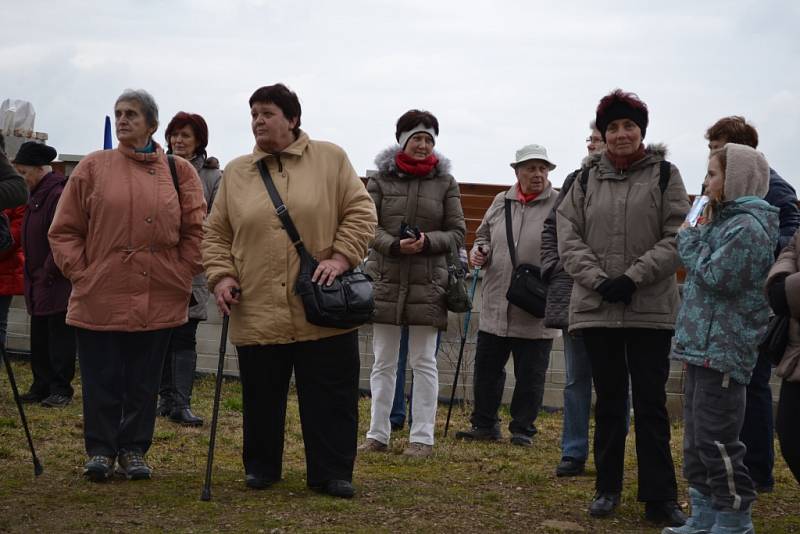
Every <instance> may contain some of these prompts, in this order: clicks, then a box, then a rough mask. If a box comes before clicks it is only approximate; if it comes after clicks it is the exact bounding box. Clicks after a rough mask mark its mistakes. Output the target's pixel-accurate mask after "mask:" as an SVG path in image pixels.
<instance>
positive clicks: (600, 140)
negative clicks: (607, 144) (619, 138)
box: [586, 137, 603, 144]
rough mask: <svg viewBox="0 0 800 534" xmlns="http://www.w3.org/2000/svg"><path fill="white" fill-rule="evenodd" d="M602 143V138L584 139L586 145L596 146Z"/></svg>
mask: <svg viewBox="0 0 800 534" xmlns="http://www.w3.org/2000/svg"><path fill="white" fill-rule="evenodd" d="M602 142H603V138H602V137H587V138H586V143H587V144H588V143H595V144H598V143H602Z"/></svg>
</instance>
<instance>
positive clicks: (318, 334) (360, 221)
mask: <svg viewBox="0 0 800 534" xmlns="http://www.w3.org/2000/svg"><path fill="white" fill-rule="evenodd" d="M259 160H264V163H265V164H266V166H267V168H268V170H269V173H270V175H271V176H272V180H273V182H274V183H275V187H276V188H277V190H278V193H279V194H280V196H281V199H282V200H283V202H284V204H285V205H286V208H287V210H288V212H289V216H290V217H291V218H292V221H293V222H294V224H295V226H296V227H297V231H298V233H299V234H300V237H301V239H302V240H303V244H304V245H305V248H306V250H308V252H309V253H310V254H311V255H312V256H314V257H315V258H316V259H317V260H324V259H327V258H330V257H331V255H332V254H333V253H334V252H338V253H340V254H342V255H344V256H345V257H346V258H347V260H348V261H349V262H350V266H351V267H355V266H357V265H359V264H360V263H361V261H362V260H363V259H364V256H365V255H366V253H367V244H368V243H369V240H370V239H371V238H372V236H373V235H374V231H375V206H374V205H373V204H372V200H370V198H369V195H368V194H367V191H366V189H364V184H363V183H362V182H361V180H360V179H359V178H358V175H357V174H356V172H355V170H354V169H353V166H352V165H351V164H350V160H349V159H348V158H347V154H345V152H344V150H342V149H341V148H340V147H338V146H336V145H334V144H333V143H327V142H325V141H313V140H311V139H309V138H308V134H306V133H305V132H303V131H301V132H300V135H299V136H298V137H297V139H296V140H295V141H294V142H293V143H292V144H290V145H289V146H288V147H286V148H285V149H284V150H283V151H282V152H280V153H277V154H272V153H266V152H264V151H262V150H261V149H260V148H258V147H255V149H254V150H253V153H252V154H247V155H244V156H240V157H238V158H236V159H234V160H233V161H231V162H230V163H228V165H226V166H225V172H224V176H225V177H224V179H223V180H222V182H221V184H220V186H219V192H218V194H217V197H216V199H215V200H214V206H213V208H212V209H211V213H210V214H209V216H208V219H207V220H206V225H205V229H206V234H205V239H204V240H203V263H204V265H205V268H206V276H207V277H208V287H209V289H211V290H213V288H214V287H215V286H216V285H217V283H218V282H219V281H220V280H221V279H222V278H223V277H225V276H231V277H233V278H235V279H236V280H238V281H239V284H240V286H241V289H242V294H241V296H240V297H239V304H237V305H235V306H233V309H232V310H231V316H230V317H231V319H230V321H231V322H230V328H231V342H232V343H233V344H234V345H236V346H244V345H277V344H290V343H295V342H299V341H313V340H317V339H323V338H327V337H331V336H338V335H341V334H343V333H345V332H346V331H347V330H341V329H338V328H325V327H321V326H316V325H313V324H311V323H309V322H308V321H306V317H305V308H303V301H302V298H301V297H300V295H297V294H295V292H294V286H295V283H296V282H297V275H298V274H299V272H300V259H299V257H298V255H297V251H296V250H295V248H294V246H293V245H292V242H291V240H290V239H289V236H288V234H287V233H286V230H284V229H283V227H282V226H281V221H280V219H279V218H278V216H277V215H276V214H275V207H274V205H273V204H272V202H271V201H270V198H269V195H268V194H267V189H266V188H265V187H264V182H263V181H262V179H261V174H260V173H259V171H258V167H256V163H257V162H258V161H259Z"/></svg>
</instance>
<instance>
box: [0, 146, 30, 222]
mask: <svg viewBox="0 0 800 534" xmlns="http://www.w3.org/2000/svg"><path fill="white" fill-rule="evenodd" d="M27 200H28V186H26V185H25V180H23V179H22V176H20V175H19V173H18V172H17V171H16V170H15V169H14V167H12V166H11V162H10V161H8V158H7V157H6V154H5V152H3V151H2V150H0V210H4V209H8V208H16V207H17V206H21V205H23V204H25V202H26V201H27Z"/></svg>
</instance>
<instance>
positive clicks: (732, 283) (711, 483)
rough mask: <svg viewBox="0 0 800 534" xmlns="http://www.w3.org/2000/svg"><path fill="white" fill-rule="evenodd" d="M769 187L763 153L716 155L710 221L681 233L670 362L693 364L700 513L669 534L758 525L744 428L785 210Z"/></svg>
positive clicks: (689, 371)
mask: <svg viewBox="0 0 800 534" xmlns="http://www.w3.org/2000/svg"><path fill="white" fill-rule="evenodd" d="M768 183H769V165H768V164H767V161H766V159H765V158H764V156H763V155H762V154H761V153H760V152H757V151H756V150H754V149H752V148H750V147H748V146H744V145H737V144H733V143H729V144H727V145H725V146H724V147H723V148H721V149H719V150H718V151H715V152H712V154H711V155H710V157H709V162H708V174H707V176H706V183H705V185H706V194H707V195H708V196H709V197H710V201H709V204H708V207H707V208H706V211H705V214H704V221H703V224H699V225H698V226H696V227H691V226H689V225H688V224H686V223H685V224H684V225H683V227H682V229H681V231H680V232H679V233H678V237H677V243H678V254H679V256H680V259H681V262H682V263H683V265H684V267H685V268H686V282H685V285H684V291H683V302H682V304H681V308H680V311H679V313H678V319H677V324H676V330H675V338H674V347H673V352H672V358H673V359H676V360H681V361H684V362H686V363H687V365H686V381H685V386H684V387H685V390H684V441H683V450H684V465H683V474H684V476H685V477H686V479H687V480H688V482H689V486H690V488H689V496H690V499H691V502H692V517H691V518H690V519H689V521H688V522H687V523H686V525H684V526H683V527H679V528H666V529H664V531H663V532H664V533H673V534H675V533H681V534H689V533H697V532H717V531H720V532H752V531H753V530H752V529H753V526H752V522H751V520H750V505H751V503H752V502H753V501H754V500H755V496H756V493H755V489H754V486H753V482H752V480H751V479H750V476H749V473H748V471H747V468H746V467H745V466H744V464H743V461H742V460H743V458H744V454H745V447H744V444H743V443H742V442H741V441H739V432H740V430H741V427H742V422H743V420H744V411H745V401H746V391H745V389H746V385H747V383H748V382H749V381H750V376H751V374H752V370H753V367H754V366H755V363H756V359H757V357H758V343H759V341H760V340H761V339H762V338H763V336H764V333H765V332H766V329H767V324H768V321H769V304H768V303H767V299H766V296H765V295H764V292H763V287H764V281H765V280H766V277H767V274H768V273H769V269H770V267H771V266H772V262H773V259H774V255H773V251H774V250H775V247H776V245H777V242H778V236H779V228H778V209H777V208H774V207H772V206H770V205H769V204H768V203H767V202H765V201H764V200H762V198H763V196H764V195H765V194H766V191H767V187H768ZM726 529H727V530H726Z"/></svg>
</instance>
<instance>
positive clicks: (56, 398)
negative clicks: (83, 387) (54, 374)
mask: <svg viewBox="0 0 800 534" xmlns="http://www.w3.org/2000/svg"><path fill="white" fill-rule="evenodd" d="M70 402H72V397H68V396H67V395H61V394H60V393H53V394H52V395H50V396H49V397H47V398H46V399H44V400H43V401H42V406H46V407H48V408H63V407H64V406H66V405H67V404H69V403H70Z"/></svg>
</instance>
